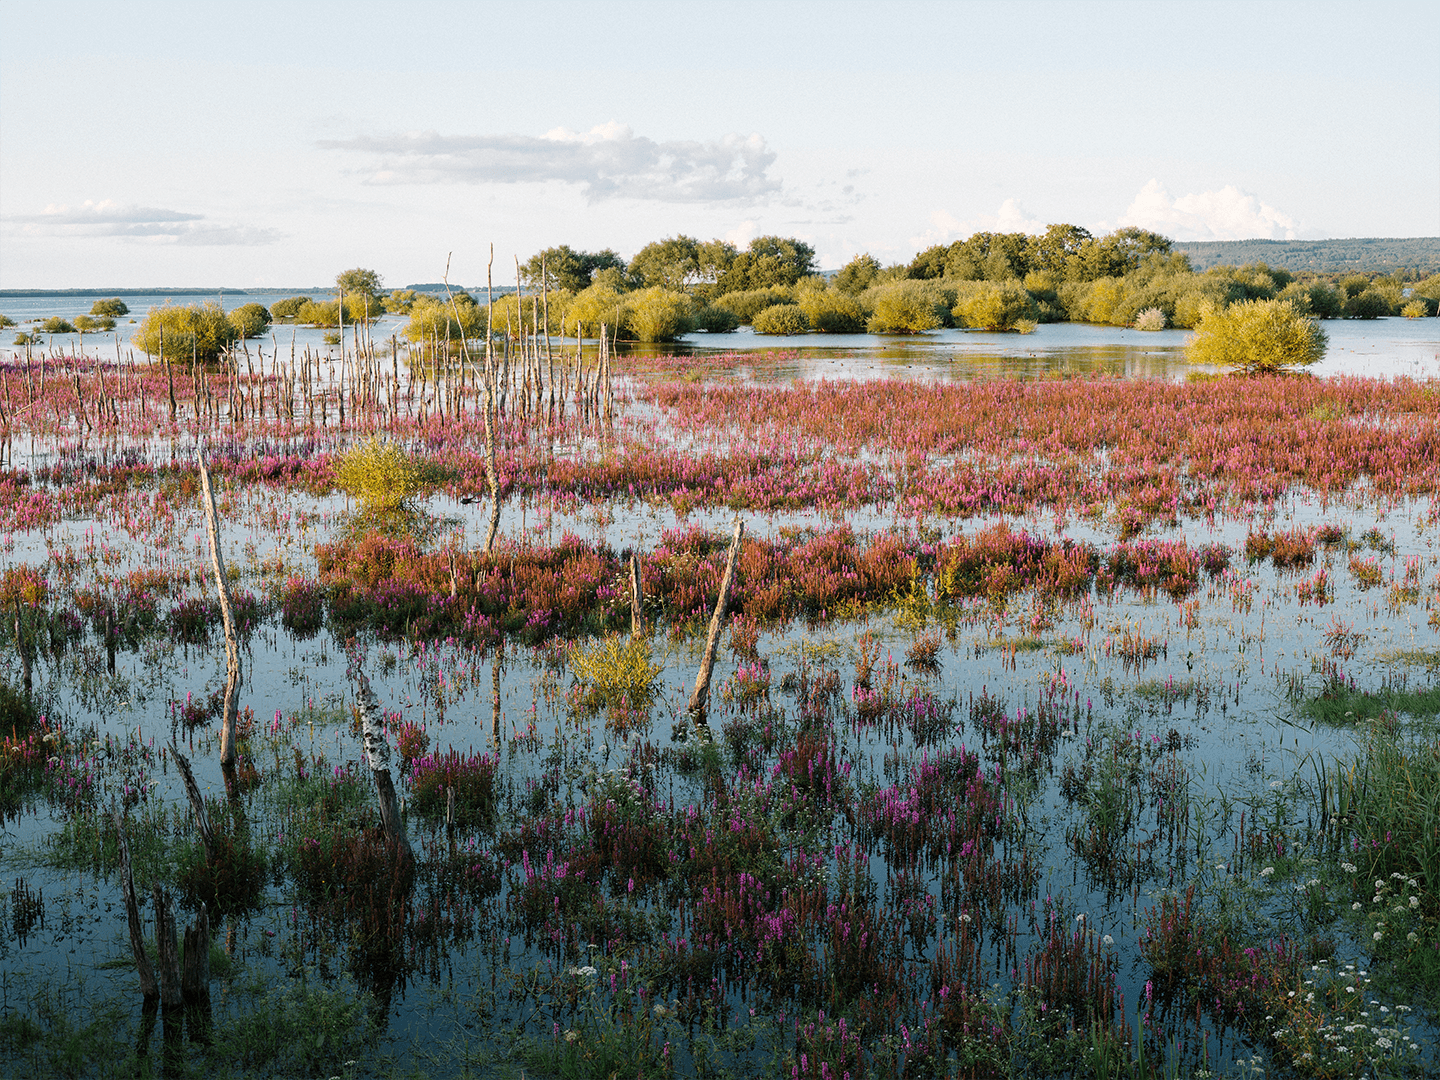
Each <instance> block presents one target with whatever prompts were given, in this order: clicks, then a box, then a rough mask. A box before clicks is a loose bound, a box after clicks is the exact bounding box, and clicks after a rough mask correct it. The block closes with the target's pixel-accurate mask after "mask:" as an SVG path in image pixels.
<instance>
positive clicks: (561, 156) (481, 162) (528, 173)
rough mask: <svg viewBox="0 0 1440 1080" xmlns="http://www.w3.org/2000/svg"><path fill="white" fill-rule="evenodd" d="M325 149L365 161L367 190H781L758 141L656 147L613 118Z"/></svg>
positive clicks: (738, 193) (737, 138)
mask: <svg viewBox="0 0 1440 1080" xmlns="http://www.w3.org/2000/svg"><path fill="white" fill-rule="evenodd" d="M317 145H318V146H320V147H321V148H322V149H325V150H344V151H349V152H351V153H355V154H359V155H362V156H364V157H367V158H371V159H374V161H373V164H372V165H370V166H369V167H367V169H366V170H364V175H365V180H366V182H367V183H371V184H444V183H462V184H523V183H541V182H544V181H560V182H561V183H567V184H578V185H579V186H580V188H581V189H582V190H583V191H584V193H585V196H586V198H587V199H588V200H589V201H590V202H598V201H600V200H603V199H613V198H630V199H646V200H651V201H655V202H680V203H684V202H723V201H732V200H743V201H755V200H758V199H762V198H765V197H766V196H769V195H773V194H775V193H777V192H778V191H779V190H780V182H779V181H778V180H775V179H773V178H771V177H770V176H769V175H767V170H768V169H769V168H770V166H771V165H772V164H773V163H774V161H775V154H774V152H773V151H771V150H770V149H769V148H767V147H766V145H765V140H764V139H763V138H761V137H760V136H759V135H748V136H747V135H726V136H725V137H724V138H722V139H717V140H714V141H712V142H694V141H688V140H671V141H667V142H657V141H655V140H654V139H647V138H645V137H644V136H643V135H636V134H635V133H634V132H633V131H632V130H631V129H630V128H629V127H627V126H625V125H624V124H618V123H615V122H614V121H612V122H610V123H608V124H601V125H599V126H597V127H593V128H591V129H590V130H589V131H583V132H577V131H571V130H570V129H568V128H555V129H553V130H551V131H548V132H546V133H545V135H543V136H539V137H537V136H533V135H441V134H439V133H438V132H434V131H425V132H415V133H409V134H405V135H388V136H360V137H358V138H353V139H322V140H320V142H319V143H318V144H317Z"/></svg>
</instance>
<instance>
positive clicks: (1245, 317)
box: [1186, 300, 1329, 375]
mask: <svg viewBox="0 0 1440 1080" xmlns="http://www.w3.org/2000/svg"><path fill="white" fill-rule="evenodd" d="M1328 343H1329V338H1328V337H1327V336H1326V334H1325V331H1324V330H1322V329H1320V326H1319V324H1318V323H1316V321H1315V320H1314V319H1311V318H1310V317H1308V316H1306V315H1304V314H1302V313H1300V312H1299V311H1296V310H1295V308H1294V307H1293V306H1292V305H1291V304H1289V303H1287V302H1286V301H1284V300H1242V301H1240V302H1239V303H1237V304H1231V305H1230V306H1229V307H1228V308H1224V309H1220V308H1211V309H1210V310H1209V311H1208V312H1206V313H1205V315H1204V317H1203V318H1202V319H1201V320H1200V325H1199V326H1198V327H1196V329H1195V336H1194V338H1193V339H1192V340H1191V341H1190V344H1189V345H1188V346H1187V348H1186V354H1187V359H1189V361H1190V362H1191V363H1192V364H1211V365H1214V366H1217V367H1228V368H1230V369H1231V370H1232V371H1236V372H1243V373H1245V374H1250V375H1260V374H1274V373H1277V372H1284V371H1291V370H1294V369H1296V368H1303V367H1308V366H1309V365H1310V364H1313V363H1315V362H1316V361H1317V360H1319V359H1321V358H1322V357H1323V356H1324V355H1325V346H1326V345H1327V344H1328Z"/></svg>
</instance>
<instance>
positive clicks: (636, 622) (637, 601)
mask: <svg viewBox="0 0 1440 1080" xmlns="http://www.w3.org/2000/svg"><path fill="white" fill-rule="evenodd" d="M643 633H645V592H644V587H643V585H642V584H641V581H640V556H639V555H637V554H635V552H633V551H632V552H631V553H630V636H631V637H639V636H640V635H642V634H643Z"/></svg>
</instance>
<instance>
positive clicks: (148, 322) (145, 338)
mask: <svg viewBox="0 0 1440 1080" xmlns="http://www.w3.org/2000/svg"><path fill="white" fill-rule="evenodd" d="M162 338H163V342H164V353H163V357H162V358H163V359H165V360H189V359H190V358H191V357H195V358H197V359H200V360H214V359H216V358H217V357H218V356H219V355H220V354H221V353H223V352H224V351H225V350H226V349H228V348H230V346H231V345H233V344H235V342H236V341H237V340H239V338H240V332H239V331H238V330H236V329H235V326H234V324H233V323H231V322H230V320H229V318H227V317H226V315H225V312H223V311H221V310H220V305H219V304H217V303H215V301H213V300H211V301H209V302H208V303H205V304H191V305H188V306H186V307H174V306H172V305H170V304H169V303H166V304H164V305H163V306H161V307H157V308H151V309H150V312H149V314H147V315H146V316H145V318H144V320H143V321H142V322H141V323H140V326H139V328H138V329H136V331H135V334H134V336H133V337H132V338H131V339H130V340H131V341H132V342H133V343H134V345H135V347H136V348H138V349H140V350H141V351H142V352H145V353H147V354H148V355H150V356H161V355H162V354H161V342H162Z"/></svg>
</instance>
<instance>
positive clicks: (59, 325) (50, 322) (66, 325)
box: [39, 315, 75, 334]
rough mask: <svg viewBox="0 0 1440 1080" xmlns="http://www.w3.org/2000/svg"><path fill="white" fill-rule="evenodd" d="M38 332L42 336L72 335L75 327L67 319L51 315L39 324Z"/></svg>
mask: <svg viewBox="0 0 1440 1080" xmlns="http://www.w3.org/2000/svg"><path fill="white" fill-rule="evenodd" d="M39 330H40V332H41V333H42V334H73V333H75V327H74V326H72V325H71V324H70V322H69V320H67V319H62V318H61V317H60V316H59V315H52V316H50V318H48V319H46V320H45V321H44V322H43V323H41V324H40V327H39Z"/></svg>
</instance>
